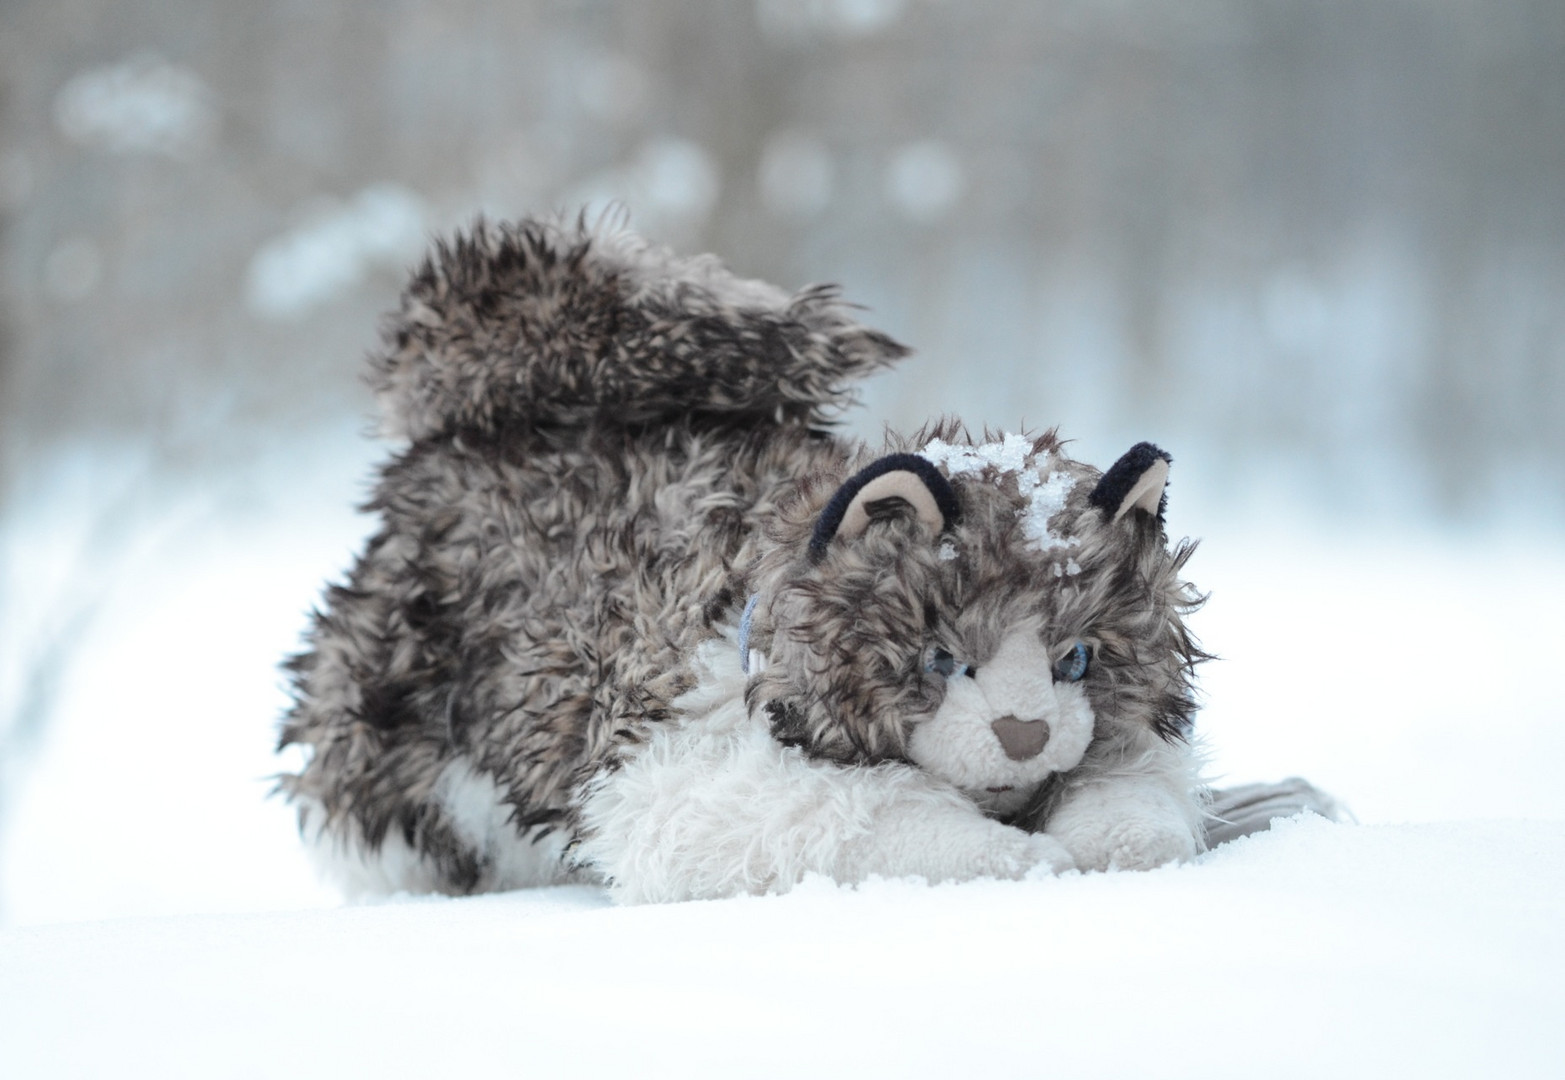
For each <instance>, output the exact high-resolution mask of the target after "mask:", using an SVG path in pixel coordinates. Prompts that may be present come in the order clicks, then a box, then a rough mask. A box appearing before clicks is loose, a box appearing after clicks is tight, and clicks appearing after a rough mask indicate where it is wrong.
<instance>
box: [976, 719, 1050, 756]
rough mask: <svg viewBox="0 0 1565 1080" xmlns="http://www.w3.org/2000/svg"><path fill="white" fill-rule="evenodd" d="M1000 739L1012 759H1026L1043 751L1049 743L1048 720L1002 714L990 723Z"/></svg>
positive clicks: (1001, 744) (1007, 754) (1006, 753)
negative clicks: (1022, 718)
mask: <svg viewBox="0 0 1565 1080" xmlns="http://www.w3.org/2000/svg"><path fill="white" fill-rule="evenodd" d="M989 726H990V727H992V728H994V734H995V737H996V738H997V739H999V740H1000V746H1001V748H1002V749H1004V750H1005V756H1006V757H1008V758H1010V759H1011V760H1012V761H1026V760H1027V759H1028V758H1035V757H1037V756H1038V755H1039V754H1041V753H1043V748H1044V747H1045V746H1047V745H1048V744H1049V722H1048V721H1047V720H1018V719H1016V717H1014V716H1002V717H1000V719H998V720H996V721H995V722H994V723H992V724H990V725H989Z"/></svg>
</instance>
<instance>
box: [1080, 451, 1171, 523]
mask: <svg viewBox="0 0 1565 1080" xmlns="http://www.w3.org/2000/svg"><path fill="white" fill-rule="evenodd" d="M1173 461H1174V458H1173V455H1171V454H1170V453H1169V452H1168V451H1167V450H1164V449H1162V448H1161V447H1159V446H1157V445H1155V444H1153V443H1149V442H1139V443H1137V444H1136V445H1135V446H1132V447H1131V448H1130V449H1129V450H1127V451H1125V453H1124V454H1123V455H1122V456H1121V457H1120V459H1119V460H1118V461H1116V462H1115V463H1114V464H1113V465H1112V466H1110V468H1109V470H1108V472H1106V473H1104V474H1103V479H1101V480H1099V481H1098V486H1097V487H1095V488H1093V489H1092V494H1091V495H1089V496H1088V497H1087V504H1088V505H1089V506H1093V507H1096V508H1097V509H1099V510H1101V511H1103V513H1105V514H1107V515H1108V516H1109V517H1111V518H1112V517H1116V516H1118V515H1119V514H1120V513H1121V511H1122V510H1123V509H1124V508H1125V500H1126V497H1127V496H1129V495H1130V494H1131V493H1132V492H1133V491H1134V490H1135V488H1136V486H1137V484H1139V483H1140V482H1141V479H1142V477H1144V476H1146V474H1147V471H1148V470H1149V469H1151V468H1153V467H1154V466H1156V465H1157V464H1158V463H1159V462H1161V463H1162V464H1163V465H1164V467H1165V468H1166V467H1167V466H1168V465H1171V464H1172V463H1173ZM1138 505H1140V504H1139V502H1138ZM1167 507H1168V495H1167V493H1166V492H1163V491H1162V490H1161V487H1160V488H1159V493H1158V501H1157V519H1158V520H1159V521H1162V520H1163V512H1164V511H1165V510H1166V509H1167Z"/></svg>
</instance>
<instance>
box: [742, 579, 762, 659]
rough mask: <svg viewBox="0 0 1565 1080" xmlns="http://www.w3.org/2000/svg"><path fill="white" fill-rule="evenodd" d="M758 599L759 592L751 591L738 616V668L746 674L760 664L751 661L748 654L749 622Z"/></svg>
mask: <svg viewBox="0 0 1565 1080" xmlns="http://www.w3.org/2000/svg"><path fill="white" fill-rule="evenodd" d="M760 600H761V594H760V593H751V594H750V599H749V600H747V601H746V602H745V605H744V614H743V615H741V616H739V670H741V671H743V672H744V673H745V674H746V675H748V674H750V671H751V669H752V668H755V669H756V670H759V669H760V667H761V666H762V665H759V664H753V663H751V656H750V623H751V620H752V619H754V618H755V605H756V604H758V603H760Z"/></svg>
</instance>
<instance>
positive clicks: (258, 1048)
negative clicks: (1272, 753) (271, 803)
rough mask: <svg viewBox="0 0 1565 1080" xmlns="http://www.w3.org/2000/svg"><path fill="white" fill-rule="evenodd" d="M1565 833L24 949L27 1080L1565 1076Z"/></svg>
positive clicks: (9, 1046) (146, 928)
mask: <svg viewBox="0 0 1565 1080" xmlns="http://www.w3.org/2000/svg"><path fill="white" fill-rule="evenodd" d="M1562 899H1565V822H1540V821H1510V822H1505V821H1485V822H1466V823H1453V824H1432V825H1396V826H1373V827H1371V826H1357V827H1355V826H1339V825H1332V824H1329V823H1327V822H1325V821H1322V820H1320V819H1318V818H1313V819H1312V818H1307V819H1298V820H1295V821H1292V822H1285V823H1282V824H1281V825H1280V826H1279V827H1278V828H1277V829H1276V830H1275V831H1274V832H1272V833H1270V834H1264V835H1261V836H1257V837H1252V838H1249V839H1246V840H1243V841H1239V842H1237V843H1235V844H1232V845H1229V846H1227V847H1224V848H1220V849H1218V850H1217V851H1215V852H1212V853H1210V854H1209V855H1207V856H1205V857H1204V858H1203V859H1201V860H1200V861H1198V862H1197V863H1195V864H1193V865H1189V866H1183V867H1169V868H1165V869H1162V870H1158V871H1153V872H1151V873H1145V874H1095V875H1086V876H1082V875H1077V874H1072V875H1068V876H1066V877H1064V878H1060V879H1057V880H1051V881H1040V882H977V883H971V884H966V885H950V886H935V887H928V886H924V885H922V884H919V883H915V882H872V883H870V884H868V885H866V886H863V887H860V888H858V889H856V890H850V889H844V888H839V887H837V886H835V885H833V884H831V883H830V882H826V881H812V882H806V884H805V885H804V886H803V887H801V888H800V889H798V890H797V891H795V892H794V893H792V894H790V895H788V896H784V897H776V898H764V899H741V900H730V901H719V902H707V903H691V904H676V905H668V906H663V907H642V908H616V907H612V906H610V905H609V904H608V903H607V901H606V899H605V897H604V895H603V893H602V892H601V891H599V890H596V889H590V888H583V887H563V888H557V889H545V890H537V891H532V892H522V893H512V894H505V895H498V896H489V897H478V898H472V899H462V900H451V899H419V900H407V901H403V902H396V903H389V904H383V905H377V906H370V907H354V908H342V909H336V910H325V911H295V912H286V913H274V914H259V915H201V916H182V917H175V918H161V919H137V920H125V921H118V922H101V923H87V924H77V925H56V926H44V927H34V928H23V929H16V930H10V931H5V932H0V1047H4V1048H5V1049H4V1051H3V1057H4V1062H5V1074H6V1076H7V1077H8V1078H10V1080H25V1078H30V1077H55V1076H66V1075H95V1076H120V1077H128V1076H136V1075H146V1076H157V1077H183V1076H190V1077H212V1076H288V1077H290V1078H307V1077H312V1076H321V1077H340V1076H344V1075H374V1076H377V1077H398V1076H428V1075H438V1076H448V1077H461V1076H494V1075H526V1076H540V1077H542V1076H614V1075H631V1076H638V1077H639V1076H676V1075H677V1076H725V1077H727V1076H804V1075H827V1076H849V1075H851V1076H854V1077H863V1076H898V1077H904V1076H939V1077H949V1076H995V1077H999V1076H1039V1075H1050V1076H1060V1077H1095V1076H1132V1077H1143V1076H1158V1077H1201V1078H1203V1080H1211V1078H1217V1077H1241V1076H1242V1077H1245V1078H1247V1080H1250V1078H1253V1077H1256V1076H1267V1077H1276V1076H1280V1077H1291V1076H1300V1077H1302V1076H1310V1077H1318V1076H1331V1077H1358V1076H1364V1077H1371V1076H1373V1077H1383V1076H1391V1075H1401V1076H1420V1077H1446V1076H1453V1077H1454V1076H1505V1077H1512V1078H1515V1077H1532V1076H1538V1077H1543V1076H1556V1075H1558V1074H1559V1067H1560V1064H1561V1062H1565V1034H1562V1028H1561V1025H1560V1024H1559V1023H1558V1022H1557V1021H1558V1017H1559V1015H1560V1014H1561V1012H1562V1011H1565V983H1562V981H1561V980H1560V979H1559V977H1558V973H1559V971H1560V970H1561V969H1562V967H1565V933H1562V931H1561V927H1562V925H1565V924H1562V922H1561V919H1560V911H1561V901H1562Z"/></svg>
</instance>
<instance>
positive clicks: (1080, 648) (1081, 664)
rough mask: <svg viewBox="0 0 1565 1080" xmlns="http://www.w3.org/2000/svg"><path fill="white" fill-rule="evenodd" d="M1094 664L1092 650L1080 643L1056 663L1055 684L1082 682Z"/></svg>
mask: <svg viewBox="0 0 1565 1080" xmlns="http://www.w3.org/2000/svg"><path fill="white" fill-rule="evenodd" d="M1091 663H1092V650H1090V649H1088V648H1087V645H1086V642H1082V641H1078V642H1076V644H1075V646H1074V647H1073V648H1072V649H1071V651H1070V652H1068V653H1066V654H1065V655H1064V656H1062V657H1060V658H1059V659H1058V660H1056V661H1055V662H1054V671H1053V673H1054V681H1055V682H1080V681H1081V680H1082V678H1083V677H1084V676H1085V675H1086V674H1087V668H1088V667H1089V666H1090V665H1091Z"/></svg>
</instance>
